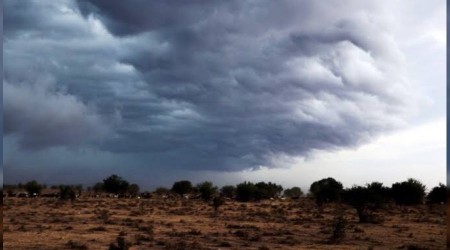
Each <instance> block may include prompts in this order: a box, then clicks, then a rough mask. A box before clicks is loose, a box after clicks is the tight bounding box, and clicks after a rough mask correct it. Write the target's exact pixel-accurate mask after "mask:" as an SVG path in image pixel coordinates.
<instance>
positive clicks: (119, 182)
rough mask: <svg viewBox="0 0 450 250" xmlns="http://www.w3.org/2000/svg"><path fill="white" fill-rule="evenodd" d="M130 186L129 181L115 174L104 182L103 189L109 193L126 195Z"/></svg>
mask: <svg viewBox="0 0 450 250" xmlns="http://www.w3.org/2000/svg"><path fill="white" fill-rule="evenodd" d="M129 186H130V184H129V183H128V181H126V180H124V179H122V177H120V176H117V175H115V174H113V175H111V176H110V177H108V178H106V179H104V180H103V189H104V190H105V191H106V192H108V193H114V194H124V193H126V192H127V191H128V187H129Z"/></svg>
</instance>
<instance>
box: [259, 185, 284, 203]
mask: <svg viewBox="0 0 450 250" xmlns="http://www.w3.org/2000/svg"><path fill="white" fill-rule="evenodd" d="M255 188H256V190H255V199H256V200H262V199H270V198H274V197H277V196H279V195H280V193H281V191H283V187H282V186H280V185H277V184H275V183H272V182H269V183H265V182H258V183H256V184H255Z"/></svg>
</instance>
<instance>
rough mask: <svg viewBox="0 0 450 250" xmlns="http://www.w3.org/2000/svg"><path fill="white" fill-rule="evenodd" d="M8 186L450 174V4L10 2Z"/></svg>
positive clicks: (428, 179) (6, 39)
mask: <svg viewBox="0 0 450 250" xmlns="http://www.w3.org/2000/svg"><path fill="white" fill-rule="evenodd" d="M3 5H4V6H3V8H4V9H3V10H4V20H3V21H4V27H3V33H2V34H3V70H4V72H3V73H4V74H3V104H2V105H3V115H4V116H3V132H4V134H3V144H4V145H3V164H4V182H5V183H16V182H19V181H21V182H25V181H28V180H30V179H37V180H38V181H40V182H46V183H49V184H51V183H83V184H85V185H90V184H93V183H95V182H97V181H100V180H102V179H103V178H105V177H107V176H108V175H110V174H113V173H117V174H119V175H121V176H123V177H124V178H125V179H127V180H129V181H132V182H137V183H138V184H140V185H141V186H142V187H144V188H153V187H156V186H160V185H163V186H170V185H171V184H172V183H173V181H176V180H180V179H190V180H192V181H193V182H200V181H203V180H211V181H213V182H215V183H216V184H218V185H224V184H236V183H238V182H240V181H243V180H251V181H276V182H278V183H281V184H283V185H284V186H285V187H289V186H293V185H297V186H301V187H303V188H307V187H309V185H310V184H311V183H312V182H313V181H316V180H318V179H321V178H325V177H329V176H331V177H335V178H336V179H338V180H339V181H341V182H342V183H343V184H344V185H345V186H351V185H352V184H365V183H366V182H370V181H375V180H377V181H381V182H384V183H385V184H387V185H390V184H392V183H393V182H396V181H403V180H405V179H406V178H408V177H413V178H417V179H419V180H421V181H423V182H424V183H425V184H426V185H427V187H429V188H430V187H432V186H434V185H437V184H438V183H439V182H445V180H446V158H445V157H446V141H445V140H446V136H445V135H446V134H445V133H446V119H445V117H446V107H445V104H446V96H445V92H446V2H445V1H444V0H431V1H418V0H417V1H411V0H402V1H399V0H397V1H391V0H389V1H388V0H386V1H359V0H358V1H357V0H355V1H351V0H349V1H337V0H329V1H312V0H311V1H297V0H295V1H259V0H258V1H237V0H236V1H207V2H204V1H193V2H189V3H188V2H186V1H148V2H142V1H139V0H130V1H108V0H89V1H87V0H86V1H81V0H80V1H75V0H61V1H42V0H30V1H13V0H5V1H4V3H3Z"/></svg>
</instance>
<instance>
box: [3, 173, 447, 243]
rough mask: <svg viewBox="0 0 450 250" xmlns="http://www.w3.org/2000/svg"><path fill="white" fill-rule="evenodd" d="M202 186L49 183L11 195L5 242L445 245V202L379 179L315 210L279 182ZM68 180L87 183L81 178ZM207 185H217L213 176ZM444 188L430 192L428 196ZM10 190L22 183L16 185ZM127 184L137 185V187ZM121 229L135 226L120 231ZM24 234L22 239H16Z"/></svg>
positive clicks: (6, 208)
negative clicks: (419, 197)
mask: <svg viewBox="0 0 450 250" xmlns="http://www.w3.org/2000/svg"><path fill="white" fill-rule="evenodd" d="M336 182H337V181H336ZM260 183H261V182H260ZM242 184H244V185H242ZM102 186H103V184H102ZM130 186H131V185H130ZM201 186H202V185H198V186H197V187H198V189H197V190H198V192H199V193H195V191H193V189H191V191H190V192H188V193H189V194H192V195H189V196H184V197H180V196H179V195H173V192H172V191H170V190H167V189H161V190H159V191H161V194H163V195H153V196H151V198H149V199H138V198H126V199H123V198H120V197H121V196H118V197H117V196H116V195H109V194H108V195H106V194H104V193H101V195H99V196H97V195H92V191H93V188H91V189H90V190H89V192H87V193H86V194H83V195H82V196H81V197H79V198H77V201H76V202H74V203H68V202H61V201H60V200H58V198H57V197H54V198H51V197H45V196H44V194H45V193H46V192H48V190H50V189H47V190H43V192H42V195H41V197H42V198H41V197H38V198H35V199H27V198H21V197H18V196H17V197H5V198H4V200H3V202H4V206H2V209H4V211H3V214H4V219H3V223H4V224H5V225H4V227H3V228H4V240H5V242H4V244H5V249H21V248H24V246H25V245H26V246H27V248H36V249H46V246H48V245H51V246H52V247H54V248H55V249H128V248H129V249H133V247H132V245H133V246H134V247H135V248H136V249H154V248H157V249H177V248H179V249H183V247H184V249H186V248H187V249H215V248H218V247H220V248H236V249H248V248H252V249H258V248H259V249H285V248H292V249H297V248H298V249H303V248H308V247H315V248H318V249H321V248H324V249H326V248H340V247H342V248H362V249H367V248H370V247H375V248H381V249H383V248H399V249H400V248H404V249H408V248H411V247H414V246H415V245H414V244H417V242H418V240H420V247H422V248H427V249H443V248H444V247H443V246H444V245H445V240H446V238H445V236H446V233H445V232H446V224H445V209H446V207H444V206H433V209H428V206H426V205H423V204H417V205H409V206H403V205H396V204H395V203H393V202H390V201H391V200H392V199H393V196H392V192H391V190H390V188H387V187H384V186H383V185H382V184H381V183H378V182H374V183H370V184H367V185H364V186H353V187H351V188H347V189H345V190H341V191H340V192H339V199H336V200H335V202H333V201H330V199H328V200H327V199H325V200H324V202H327V203H328V204H327V205H326V206H322V207H321V209H320V210H317V209H316V208H317V207H318V206H317V205H318V204H317V203H316V199H315V198H316V197H314V196H313V198H311V197H302V196H300V197H299V198H298V200H292V199H282V198H278V195H279V194H280V192H281V191H280V190H282V189H281V186H279V185H276V184H273V183H264V184H259V185H258V183H257V184H253V183H250V182H244V183H241V184H239V185H237V187H239V186H240V187H241V188H242V187H244V188H243V189H241V191H242V190H245V191H248V190H250V192H247V193H246V194H247V196H245V195H242V194H243V193H244V194H245V192H241V193H240V195H239V192H238V191H237V190H238V189H237V188H236V187H235V186H230V187H233V188H229V190H230V192H228V194H229V196H225V195H224V193H227V192H220V195H219V194H217V193H215V194H214V195H213V196H212V199H209V200H208V199H206V200H208V202H204V201H203V199H200V198H202V196H201ZM277 186H278V187H277ZM337 186H339V185H337ZM442 186H443V185H440V186H438V187H437V188H440V189H442ZM55 187H63V186H57V185H55ZM68 187H71V188H70V189H68V190H72V191H74V192H75V193H77V192H78V191H77V190H76V189H75V187H76V186H68ZM208 187H214V185H213V184H212V183H210V184H208ZM249 187H250V188H249ZM234 188H236V193H234V190H233V189H234ZM437 188H436V189H435V188H433V189H432V190H431V191H430V193H429V194H428V196H427V198H429V199H428V200H431V197H432V195H431V194H432V193H435V192H437V191H434V192H433V190H438V189H437ZM444 188H445V186H444ZM8 189H9V190H10V191H11V192H13V193H19V192H20V191H19V189H18V187H17V185H14V186H8ZM338 189H339V188H338ZM22 190H23V189H22ZM222 190H223V188H222V189H221V191H222ZM261 190H262V192H261ZM288 190H289V189H288ZM60 191H61V190H60ZM159 191H158V192H159ZM51 192H54V193H56V192H57V190H55V189H53V190H52V191H51ZM102 192H104V191H102ZM127 192H128V193H125V194H130V193H129V189H128V191H127ZM258 192H260V193H259V194H258ZM68 193H70V194H72V192H68ZM155 193H156V191H155ZM288 193H289V191H288ZM297 195H298V193H296V194H294V195H292V197H296V196H297ZM140 196H141V197H143V196H142V194H141V195H140ZM66 197H67V196H66ZM68 197H70V195H69V196H68ZM127 197H128V196H127ZM226 197H227V198H226ZM233 197H235V199H236V200H238V199H241V200H242V197H247V198H246V201H254V202H245V203H242V202H236V200H231V199H229V198H233ZM288 197H289V196H288ZM269 198H270V200H268V199H269ZM69 199H70V198H69ZM225 200H226V204H225V205H223V201H225ZM340 201H342V203H341V202H340ZM211 207H213V208H214V210H216V211H217V210H219V211H220V216H218V215H219V214H218V213H211V210H212V208H211ZM358 210H360V211H361V212H358ZM336 211H338V212H336ZM379 218H383V219H384V220H382V221H381V222H382V225H380V224H367V223H358V221H359V222H370V223H373V222H380V220H379ZM120 231H126V232H127V233H126V234H125V233H121V234H119V232H120ZM54 235H58V236H59V235H61V237H54ZM19 237H20V239H21V243H20V244H21V245H19V244H18V243H17V241H15V240H14V239H17V238H19ZM41 239H45V240H41ZM325 244H332V245H337V244H339V246H325ZM411 249H413V248H411Z"/></svg>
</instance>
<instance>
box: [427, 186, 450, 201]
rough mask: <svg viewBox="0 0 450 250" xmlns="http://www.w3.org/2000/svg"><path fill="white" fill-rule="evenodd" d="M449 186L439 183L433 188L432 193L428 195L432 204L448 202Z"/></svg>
mask: <svg viewBox="0 0 450 250" xmlns="http://www.w3.org/2000/svg"><path fill="white" fill-rule="evenodd" d="M446 195H447V187H446V186H445V185H444V184H442V183H439V186H436V187H434V188H433V189H431V191H430V193H429V194H428V195H427V200H428V202H429V203H431V204H436V203H438V204H440V203H446V201H447V197H446Z"/></svg>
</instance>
